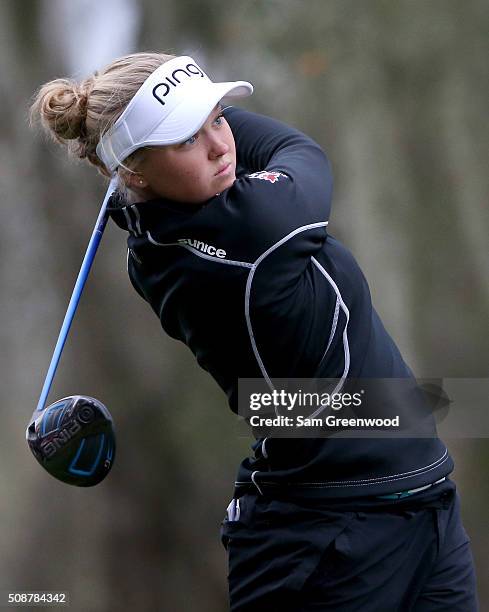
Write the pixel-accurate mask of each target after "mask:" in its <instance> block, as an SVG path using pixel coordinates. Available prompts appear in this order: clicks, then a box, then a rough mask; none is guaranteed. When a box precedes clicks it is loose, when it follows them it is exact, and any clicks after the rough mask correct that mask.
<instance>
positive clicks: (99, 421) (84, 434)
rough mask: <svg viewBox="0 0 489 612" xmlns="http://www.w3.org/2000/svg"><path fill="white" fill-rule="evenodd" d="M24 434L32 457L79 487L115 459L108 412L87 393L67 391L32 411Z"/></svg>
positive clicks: (92, 481)
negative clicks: (67, 395) (53, 400)
mask: <svg viewBox="0 0 489 612" xmlns="http://www.w3.org/2000/svg"><path fill="white" fill-rule="evenodd" d="M26 438H27V443H28V445H29V448H30V449H31V451H32V453H33V455H34V457H35V458H36V459H37V461H38V462H39V463H40V464H41V465H42V467H43V468H44V469H45V470H46V471H48V472H49V473H50V474H51V476H54V477H55V478H57V479H58V480H61V481H63V482H66V483H68V484H72V485H76V486H78V487H91V486H93V485H96V484H98V483H99V482H101V481H102V480H103V479H104V478H105V477H106V476H107V474H108V473H109V471H110V469H111V467H112V465H113V463H114V457H115V432H114V425H113V421H112V417H111V415H110V412H109V411H108V410H107V408H106V407H105V406H104V405H103V404H102V402H99V401H98V400H97V399H95V398H93V397H87V396H86V395H70V396H69V397H65V398H63V399H61V400H58V401H57V402H55V403H54V404H50V405H49V406H47V407H46V408H44V409H43V410H40V411H35V412H34V414H33V415H32V420H31V422H30V423H29V425H28V427H27V431H26Z"/></svg>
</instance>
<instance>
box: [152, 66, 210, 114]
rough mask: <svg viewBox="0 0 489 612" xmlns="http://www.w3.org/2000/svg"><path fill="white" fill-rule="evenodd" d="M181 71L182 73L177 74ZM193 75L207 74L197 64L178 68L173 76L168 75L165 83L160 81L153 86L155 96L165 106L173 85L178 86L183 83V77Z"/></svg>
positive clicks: (202, 75)
mask: <svg viewBox="0 0 489 612" xmlns="http://www.w3.org/2000/svg"><path fill="white" fill-rule="evenodd" d="M179 73H182V74H181V75H179V76H177V75H178V74H179ZM192 76H200V77H204V76H205V74H204V73H203V72H202V70H201V69H200V68H199V67H198V66H197V65H196V64H187V66H185V68H176V69H175V70H174V71H173V72H172V73H171V76H167V77H166V79H165V82H164V83H158V84H157V85H155V86H154V87H153V96H154V97H155V98H156V99H157V100H158V102H161V103H162V104H163V106H164V105H165V104H166V102H165V100H164V98H165V96H167V95H168V94H169V93H170V91H171V87H172V86H173V87H178V85H180V83H181V79H182V78H185V77H187V78H188V77H192ZM163 88H164V89H163Z"/></svg>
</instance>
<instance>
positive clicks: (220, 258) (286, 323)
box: [109, 108, 453, 498]
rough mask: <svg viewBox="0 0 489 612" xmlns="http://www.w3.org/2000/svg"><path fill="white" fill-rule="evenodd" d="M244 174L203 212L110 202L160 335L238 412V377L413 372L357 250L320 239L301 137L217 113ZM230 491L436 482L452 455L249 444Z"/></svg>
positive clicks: (417, 448)
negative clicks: (176, 344) (383, 317)
mask: <svg viewBox="0 0 489 612" xmlns="http://www.w3.org/2000/svg"><path fill="white" fill-rule="evenodd" d="M225 117H226V120H227V121H228V122H229V124H230V127H231V129H232V132H233V135H234V138H235V141H236V151H237V160H238V164H239V166H240V168H241V170H242V172H241V173H238V178H237V180H236V181H235V182H234V184H233V185H232V186H231V187H230V188H229V189H226V190H225V191H223V192H222V193H221V194H218V195H216V196H215V197H213V198H211V199H210V200H208V201H207V202H205V203H204V204H202V206H199V207H197V208H196V207H195V206H186V205H185V204H181V203H176V202H171V201H169V200H164V199H157V200H150V201H146V202H141V203H136V204H128V203H125V202H124V201H121V200H120V199H118V198H117V197H113V198H112V200H111V202H110V203H109V204H110V205H109V211H110V214H111V216H112V218H113V219H114V221H115V222H116V223H117V224H118V225H119V226H120V227H122V228H124V229H125V230H127V231H128V232H129V237H128V249H129V250H128V272H129V276H130V279H131V282H132V284H133V286H134V288H135V289H136V290H137V291H138V293H139V294H140V295H141V296H142V297H143V298H144V299H145V300H146V301H147V302H148V303H149V304H150V305H151V307H152V309H153V310H154V312H155V313H156V315H157V316H158V318H159V319H160V321H161V325H162V327H163V329H164V330H165V331H166V332H167V333H168V334H169V335H170V336H171V337H173V338H176V339H178V340H181V341H182V342H184V343H185V344H186V345H187V346H188V347H189V348H190V350H191V351H192V353H193V354H194V355H195V357H196V359H197V361H198V363H199V364H200V365H201V366H202V367H203V368H204V369H205V370H207V371H208V372H209V373H210V374H211V376H213V378H214V379H215V380H216V381H217V383H218V384H219V385H220V387H221V388H222V389H223V390H224V392H225V393H226V395H227V397H228V400H229V404H230V407H231V409H232V410H234V411H235V412H237V411H238V393H237V390H238V379H240V378H262V379H265V381H267V382H269V383H270V384H273V379H275V378H281V379H284V378H312V377H317V378H329V379H338V380H340V381H345V380H347V379H350V378H351V379H363V378H371V379H374V378H382V379H387V378H399V379H401V378H412V373H411V371H410V369H409V368H408V366H407V365H406V364H405V362H404V361H403V359H402V356H401V355H400V353H399V350H398V349H397V347H396V345H395V343H394V342H393V340H392V338H391V337H390V336H389V334H388V333H387V331H386V330H385V328H384V326H383V325H382V322H381V321H380V319H379V317H378V315H377V313H376V311H375V309H374V308H373V306H372V303H371V298H370V292H369V289H368V285H367V282H366V280H365V277H364V275H363V274H362V271H361V270H360V268H359V266H358V264H357V263H356V261H355V259H354V257H353V256H352V254H351V253H350V252H349V251H348V249H346V248H345V247H344V246H343V245H342V244H341V243H340V242H339V241H338V240H336V239H335V238H334V237H333V236H332V235H331V233H329V232H328V231H327V229H328V220H329V215H330V209H331V199H332V189H333V179H332V174H331V168H330V164H329V162H328V159H327V157H326V155H325V154H324V152H323V151H322V149H321V148H320V147H319V145H317V144H316V143H315V142H314V141H312V140H311V139H310V138H308V137H307V136H305V135H304V134H302V133H300V132H299V131H297V130H295V129H293V128H291V127H289V126H286V125H284V124H283V123H281V122H279V121H275V120H273V119H270V118H268V117H264V116H260V115H257V114H254V113H250V112H246V111H244V110H241V109H237V108H229V109H227V110H226V111H225ZM253 448H254V450H255V456H254V457H248V458H246V459H245V460H244V461H243V462H242V464H241V467H240V470H239V473H238V477H237V481H236V489H237V492H238V494H239V493H240V492H241V491H244V490H246V489H247V488H248V487H250V486H254V484H253V483H255V484H258V486H259V488H260V490H261V491H262V492H269V493H273V492H274V491H281V492H282V491H285V492H290V493H291V494H293V495H296V496H297V495H299V496H301V495H304V496H314V497H325V498H348V497H358V496H360V497H362V496H376V495H384V494H388V493H392V492H395V491H401V490H403V489H413V488H417V487H421V486H424V485H426V484H429V483H432V482H435V481H436V480H438V479H440V478H441V477H443V476H446V475H447V474H448V473H450V472H451V471H452V470H453V461H452V459H451V458H450V456H449V454H448V451H447V449H446V447H445V446H444V444H443V443H442V442H441V441H440V440H439V439H438V438H437V437H436V434H435V435H432V436H428V437H423V438H419V439H416V438H396V439H392V438H391V439H385V438H382V439H379V438H333V437H329V438H313V439H290V438H287V439H284V438H273V437H272V438H268V439H266V441H265V443H264V441H263V440H262V439H260V440H258V441H257V442H256V443H255V444H254V445H253Z"/></svg>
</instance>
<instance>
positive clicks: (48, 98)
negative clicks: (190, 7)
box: [30, 52, 175, 176]
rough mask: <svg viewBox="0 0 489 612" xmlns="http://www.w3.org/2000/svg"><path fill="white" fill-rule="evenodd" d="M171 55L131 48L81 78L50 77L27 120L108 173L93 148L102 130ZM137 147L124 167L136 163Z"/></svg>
mask: <svg viewBox="0 0 489 612" xmlns="http://www.w3.org/2000/svg"><path fill="white" fill-rule="evenodd" d="M174 57H175V56H174V55H165V54H163V53H150V52H147V53H132V54H130V55H125V56H124V57H120V58H119V59H116V60H114V61H113V62H112V63H111V64H109V65H108V66H106V67H105V68H104V69H103V70H101V71H100V72H95V74H94V75H93V76H90V77H88V78H87V79H85V80H83V81H81V82H80V83H78V82H76V81H74V80H73V79H54V80H53V81H50V82H49V83H46V84H44V85H43V86H42V87H41V88H40V89H39V91H38V92H37V94H36V96H35V99H34V102H33V104H32V106H31V110H30V120H31V125H33V124H35V123H37V122H40V123H41V125H42V127H43V129H44V131H45V132H46V133H47V134H48V135H49V136H50V137H51V138H52V139H53V140H54V141H55V142H58V143H60V144H62V145H65V146H66V147H67V148H68V151H69V152H70V153H71V154H72V155H74V156H75V157H78V158H81V159H87V160H88V161H89V162H90V163H91V164H93V165H94V166H96V167H97V169H98V170H99V171H100V172H101V173H102V174H104V175H105V176H110V172H109V171H108V170H107V168H106V167H105V165H104V163H103V162H102V161H101V160H100V159H99V158H98V156H97V153H96V147H97V144H98V142H99V140H100V137H101V135H102V134H103V133H104V132H106V131H107V130H108V129H109V128H110V127H111V126H112V125H113V124H114V123H115V121H116V120H117V119H118V117H119V116H120V115H121V114H122V112H123V111H124V109H125V108H126V106H127V105H128V104H129V101H130V100H131V99H132V98H133V96H134V94H135V93H136V92H137V90H138V89H139V88H140V87H141V85H142V84H143V83H144V81H145V80H146V79H147V78H148V77H149V76H150V74H152V73H153V72H154V71H155V70H156V69H157V68H158V67H159V66H161V65H162V64H164V63H165V62H167V61H169V60H171V59H173V58H174ZM138 152H139V151H136V152H135V153H133V154H132V155H130V156H129V157H128V158H126V160H125V164H124V166H123V168H124V169H125V170H128V171H129V172H131V168H130V166H131V165H134V162H135V161H136V158H137V155H138Z"/></svg>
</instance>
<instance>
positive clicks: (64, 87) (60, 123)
mask: <svg viewBox="0 0 489 612" xmlns="http://www.w3.org/2000/svg"><path fill="white" fill-rule="evenodd" d="M87 85H91V84H88V83H87V82H86V81H85V82H83V83H81V84H78V83H76V82H74V81H72V80H70V79H56V80H54V81H51V82H50V83H47V84H46V85H44V87H42V88H41V90H40V91H39V94H38V98H37V104H36V106H37V107H38V108H37V109H36V111H37V112H39V115H40V118H41V122H42V124H43V125H44V127H46V128H47V129H48V131H50V132H51V134H52V135H53V136H54V137H55V138H56V140H59V141H63V140H73V139H77V138H81V137H83V136H84V135H85V132H86V118H87V107H88V99H89V96H90V91H91V86H88V87H87Z"/></svg>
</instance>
